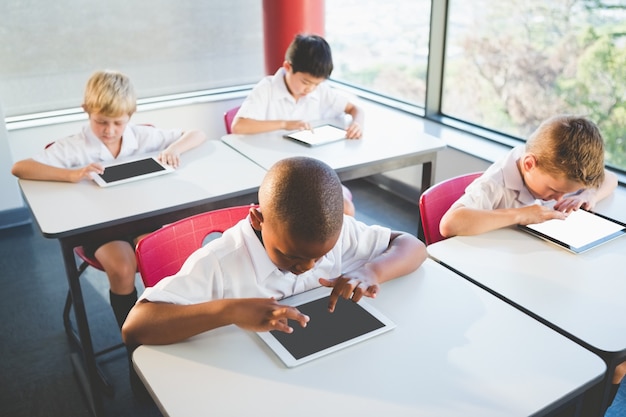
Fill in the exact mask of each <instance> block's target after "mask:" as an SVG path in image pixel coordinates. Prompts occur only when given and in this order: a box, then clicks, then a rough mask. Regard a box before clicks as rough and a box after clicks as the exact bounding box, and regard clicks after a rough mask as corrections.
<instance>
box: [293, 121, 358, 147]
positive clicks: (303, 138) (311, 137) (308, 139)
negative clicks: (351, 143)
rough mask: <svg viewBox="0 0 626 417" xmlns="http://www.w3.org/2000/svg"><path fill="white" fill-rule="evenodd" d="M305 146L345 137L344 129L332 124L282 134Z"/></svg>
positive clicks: (317, 144) (335, 140)
mask: <svg viewBox="0 0 626 417" xmlns="http://www.w3.org/2000/svg"><path fill="white" fill-rule="evenodd" d="M284 137H286V138H287V139H292V140H295V141H297V142H300V143H302V144H304V145H307V146H319V145H324V144H327V143H331V142H337V141H340V140H343V139H345V138H346V131H345V130H344V129H340V128H338V127H335V126H332V125H322V126H318V127H314V128H313V130H296V131H293V132H289V133H287V134H285V135H284Z"/></svg>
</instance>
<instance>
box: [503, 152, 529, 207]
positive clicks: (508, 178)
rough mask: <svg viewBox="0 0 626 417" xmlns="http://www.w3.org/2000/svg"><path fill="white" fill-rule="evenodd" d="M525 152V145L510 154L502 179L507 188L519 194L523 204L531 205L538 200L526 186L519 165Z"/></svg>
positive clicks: (504, 166)
mask: <svg viewBox="0 0 626 417" xmlns="http://www.w3.org/2000/svg"><path fill="white" fill-rule="evenodd" d="M524 152H525V147H524V145H520V146H517V147H515V148H513V149H512V150H511V152H509V155H508V156H507V160H506V162H505V163H504V165H503V167H502V177H503V179H504V185H505V187H506V188H508V189H510V190H513V191H515V192H517V195H518V197H517V199H518V200H519V201H520V202H521V203H523V204H525V205H529V204H534V203H535V201H536V199H535V197H533V195H532V194H531V193H530V191H529V190H528V188H527V187H526V185H525V184H524V178H523V177H522V174H521V172H520V171H519V167H518V165H517V163H518V161H519V159H520V158H521V157H522V156H523V155H524Z"/></svg>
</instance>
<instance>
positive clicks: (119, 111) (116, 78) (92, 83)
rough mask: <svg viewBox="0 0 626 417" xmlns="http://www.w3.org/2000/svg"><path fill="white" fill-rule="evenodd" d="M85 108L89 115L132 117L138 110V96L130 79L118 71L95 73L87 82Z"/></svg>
mask: <svg viewBox="0 0 626 417" xmlns="http://www.w3.org/2000/svg"><path fill="white" fill-rule="evenodd" d="M83 108H84V110H85V111H86V112H87V113H88V114H93V113H100V114H103V115H105V116H107V117H119V116H122V115H126V114H127V115H129V116H130V115H132V114H133V113H134V112H135V110H137V96H136V95H135V89H134V87H133V84H132V83H131V82H130V79H129V78H128V77H127V76H126V75H124V74H122V73H121V72H118V71H111V70H104V71H97V72H95V73H94V74H93V75H92V76H91V77H90V78H89V81H87V87H86V88H85V101H84V102H83Z"/></svg>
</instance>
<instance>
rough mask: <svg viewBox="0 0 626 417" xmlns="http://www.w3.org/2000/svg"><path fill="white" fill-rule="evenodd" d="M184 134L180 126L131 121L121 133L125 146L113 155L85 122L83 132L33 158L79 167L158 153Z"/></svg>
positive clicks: (42, 161) (38, 160)
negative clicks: (166, 128) (168, 128)
mask: <svg viewBox="0 0 626 417" xmlns="http://www.w3.org/2000/svg"><path fill="white" fill-rule="evenodd" d="M182 135H183V131H182V130H181V129H173V130H162V129H156V128H154V127H152V126H138V125H131V124H128V125H126V129H125V130H124V134H123V135H122V138H123V140H122V149H121V151H120V153H119V155H118V156H117V158H114V157H113V155H112V154H111V152H110V151H109V150H108V149H107V147H106V146H105V145H104V143H102V141H101V140H100V139H98V137H97V136H96V135H95V134H94V133H93V132H92V131H91V128H90V127H89V125H86V126H84V127H83V128H82V130H81V132H80V133H78V134H75V135H72V136H68V137H65V138H63V139H59V140H57V141H55V142H53V143H52V144H51V145H50V146H48V147H47V148H46V149H44V151H43V152H41V153H40V154H38V155H35V156H34V157H33V159H34V160H35V161H37V162H41V163H42V164H46V165H51V166H55V167H59V168H76V167H82V166H85V165H89V164H91V163H92V162H111V161H114V160H115V159H122V158H124V157H128V156H131V155H141V154H147V153H151V152H157V151H160V150H163V149H165V148H167V147H168V146H169V145H170V144H172V143H173V142H175V141H176V140H178V139H179V138H180V137H181V136H182Z"/></svg>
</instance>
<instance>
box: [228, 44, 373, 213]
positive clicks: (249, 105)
mask: <svg viewBox="0 0 626 417" xmlns="http://www.w3.org/2000/svg"><path fill="white" fill-rule="evenodd" d="M332 71H333V58H332V53H331V50H330V45H328V42H326V40H325V39H324V38H322V37H321V36H317V35H304V34H299V35H296V37H295V38H294V40H293V41H292V42H291V44H290V45H289V47H288V48H287V52H286V54H285V62H284V63H283V66H282V67H281V68H280V69H279V70H278V71H276V74H274V75H273V76H269V77H266V78H264V79H263V80H261V81H260V82H259V83H258V84H257V85H256V86H255V87H254V89H253V90H252V92H251V93H250V95H249V96H248V97H247V98H246V100H245V101H244V102H243V104H242V105H241V107H240V108H239V111H238V112H237V114H236V115H235V118H234V119H233V123H232V126H231V129H232V132H233V133H235V134H244V135H248V134H256V133H264V132H271V131H274V130H281V129H282V130H307V129H311V128H312V126H311V124H310V123H311V122H314V121H319V120H323V119H337V118H339V117H341V116H343V115H344V114H348V115H350V116H351V117H352V121H351V123H350V125H349V126H348V128H347V130H346V138H348V139H359V138H360V137H361V136H362V135H363V111H362V110H361V109H360V108H359V107H357V106H356V105H355V104H353V103H351V102H350V101H348V99H347V98H346V97H344V96H343V95H341V94H339V93H338V92H337V91H336V90H334V89H333V88H331V87H330V86H329V85H327V84H326V83H325V82H324V81H326V80H327V79H328V78H330V74H331V73H332ZM343 194H344V212H345V213H346V214H348V215H351V216H354V212H355V208H354V204H353V203H352V193H351V192H350V190H348V188H347V187H345V186H344V187H343Z"/></svg>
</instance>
